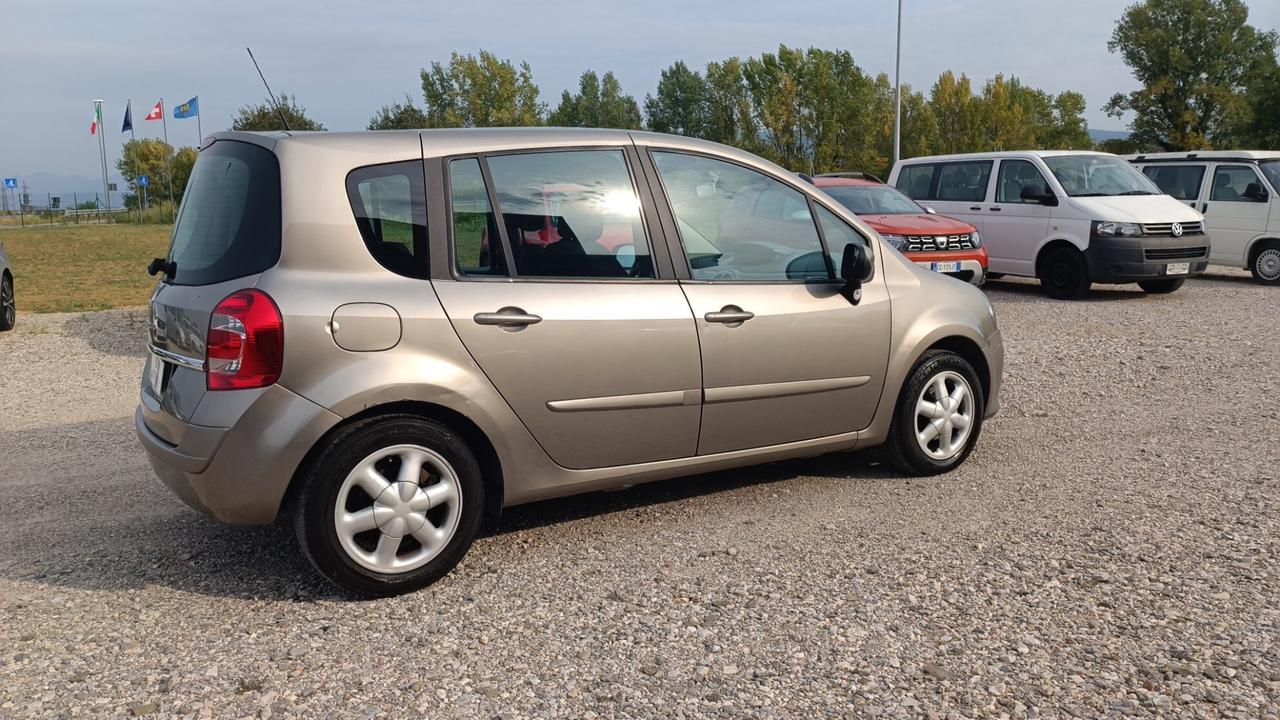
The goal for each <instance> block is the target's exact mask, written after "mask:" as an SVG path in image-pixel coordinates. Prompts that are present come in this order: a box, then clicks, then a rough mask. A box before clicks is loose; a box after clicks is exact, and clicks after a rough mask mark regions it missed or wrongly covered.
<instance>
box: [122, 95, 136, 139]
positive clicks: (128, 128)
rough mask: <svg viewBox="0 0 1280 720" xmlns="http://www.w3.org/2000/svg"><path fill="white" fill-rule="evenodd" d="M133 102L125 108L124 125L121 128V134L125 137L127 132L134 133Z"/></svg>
mask: <svg viewBox="0 0 1280 720" xmlns="http://www.w3.org/2000/svg"><path fill="white" fill-rule="evenodd" d="M132 111H133V101H132V100H130V101H129V104H128V105H125V106H124V124H123V125H121V126H120V133H121V134H122V135H123V134H124V133H127V132H133V112H132Z"/></svg>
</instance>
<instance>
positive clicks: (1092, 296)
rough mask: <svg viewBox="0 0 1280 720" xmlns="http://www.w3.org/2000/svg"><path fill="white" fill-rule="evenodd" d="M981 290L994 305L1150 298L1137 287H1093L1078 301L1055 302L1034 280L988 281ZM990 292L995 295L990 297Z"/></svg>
mask: <svg viewBox="0 0 1280 720" xmlns="http://www.w3.org/2000/svg"><path fill="white" fill-rule="evenodd" d="M982 289H983V291H984V292H986V293H987V294H988V295H990V296H991V300H992V301H994V302H996V303H1004V302H1007V303H1056V302H1086V303H1087V302H1114V301H1124V300H1137V299H1140V298H1144V297H1150V296H1149V295H1147V293H1145V292H1143V291H1141V290H1139V289H1138V286H1137V285H1094V286H1093V287H1091V288H1089V292H1088V294H1086V295H1085V296H1084V297H1082V298H1080V299H1078V300H1070V301H1067V300H1055V299H1053V298H1051V297H1049V296H1048V295H1045V294H1044V291H1043V290H1041V289H1040V283H1039V282H1036V281H1034V280H1022V279H1017V280H1014V279H1009V280H1006V279H1003V278H1001V279H1000V280H988V281H987V282H986V283H985V284H984V285H983V286H982ZM992 291H995V293H996V294H994V295H992V294H991V293H992Z"/></svg>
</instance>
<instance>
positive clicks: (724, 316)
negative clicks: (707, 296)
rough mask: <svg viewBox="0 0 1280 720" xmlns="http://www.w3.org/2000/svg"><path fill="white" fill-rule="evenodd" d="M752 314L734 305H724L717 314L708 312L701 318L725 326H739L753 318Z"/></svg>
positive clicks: (753, 314)
mask: <svg viewBox="0 0 1280 720" xmlns="http://www.w3.org/2000/svg"><path fill="white" fill-rule="evenodd" d="M755 316H756V314H755V313H753V312H747V311H746V310H743V309H742V308H740V307H737V306H734V305H726V306H724V307H723V308H721V309H720V311H719V312H709V313H707V314H706V315H703V316H702V318H703V319H704V320H706V321H707V322H712V323H723V324H725V325H741V324H742V323H744V322H746V321H748V320H750V319H751V318H753V317H755Z"/></svg>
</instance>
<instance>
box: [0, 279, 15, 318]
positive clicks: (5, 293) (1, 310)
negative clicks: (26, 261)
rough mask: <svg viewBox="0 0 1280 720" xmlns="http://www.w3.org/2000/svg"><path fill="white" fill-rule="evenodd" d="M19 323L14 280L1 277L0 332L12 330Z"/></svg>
mask: <svg viewBox="0 0 1280 720" xmlns="http://www.w3.org/2000/svg"><path fill="white" fill-rule="evenodd" d="M17 322H18V306H17V303H16V302H14V299H13V279H12V278H10V277H9V276H8V275H3V276H0V330H12V329H13V326H14V325H15V324H17Z"/></svg>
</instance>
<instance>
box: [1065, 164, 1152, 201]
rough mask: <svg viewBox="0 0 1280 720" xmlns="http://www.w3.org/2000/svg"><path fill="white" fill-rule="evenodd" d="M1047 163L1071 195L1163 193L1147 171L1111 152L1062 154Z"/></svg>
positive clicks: (1104, 195)
mask: <svg viewBox="0 0 1280 720" xmlns="http://www.w3.org/2000/svg"><path fill="white" fill-rule="evenodd" d="M1044 163H1045V164H1046V165H1048V166H1049V170H1050V171H1051V172H1052V173H1053V176H1054V177H1056V178H1058V182H1059V183H1061V184H1062V189H1063V190H1066V191H1067V194H1068V195H1070V196H1071V197H1109V196H1115V195H1160V194H1161V193H1160V189H1159V188H1157V187H1156V186H1155V184H1153V183H1152V182H1151V181H1150V180H1148V179H1147V177H1146V176H1145V175H1143V174H1142V173H1140V172H1138V171H1137V169H1136V168H1134V167H1133V166H1132V165H1130V164H1129V163H1128V162H1126V161H1124V160H1122V159H1120V158H1118V157H1114V156H1111V155H1058V156H1056V157H1047V158H1045V159H1044Z"/></svg>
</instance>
